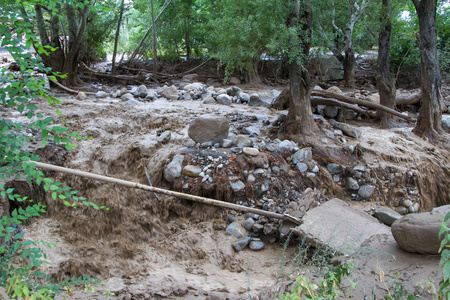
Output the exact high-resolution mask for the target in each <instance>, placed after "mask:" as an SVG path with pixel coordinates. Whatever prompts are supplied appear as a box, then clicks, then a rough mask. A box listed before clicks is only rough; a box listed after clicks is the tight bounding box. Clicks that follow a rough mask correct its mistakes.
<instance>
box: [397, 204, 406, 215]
mask: <svg viewBox="0 0 450 300" xmlns="http://www.w3.org/2000/svg"><path fill="white" fill-rule="evenodd" d="M395 210H396V211H397V212H398V213H399V214H401V215H406V214H407V213H408V209H407V208H406V207H404V206H400V207H397V208H396V209H395Z"/></svg>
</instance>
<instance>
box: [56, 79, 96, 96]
mask: <svg viewBox="0 0 450 300" xmlns="http://www.w3.org/2000/svg"><path fill="white" fill-rule="evenodd" d="M49 80H50V81H51V82H53V83H54V84H56V85H57V86H59V87H60V88H62V89H63V90H65V91H66V92H69V93H72V94H78V93H79V92H83V91H77V90H72V89H69V88H68V87H66V86H64V85H62V84H61V83H59V82H58V81H55V80H51V79H49ZM83 93H85V94H86V95H95V93H91V92H83Z"/></svg>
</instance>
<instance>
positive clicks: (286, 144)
mask: <svg viewBox="0 0 450 300" xmlns="http://www.w3.org/2000/svg"><path fill="white" fill-rule="evenodd" d="M295 147H297V144H296V143H294V142H293V141H289V140H284V141H282V142H281V143H279V144H278V152H284V151H286V150H288V151H293V150H294V148H295Z"/></svg>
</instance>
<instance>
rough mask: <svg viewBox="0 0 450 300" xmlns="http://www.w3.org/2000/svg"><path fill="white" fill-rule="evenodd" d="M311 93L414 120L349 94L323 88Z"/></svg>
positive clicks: (410, 120)
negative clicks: (340, 93) (345, 94)
mask: <svg viewBox="0 0 450 300" xmlns="http://www.w3.org/2000/svg"><path fill="white" fill-rule="evenodd" d="M311 95H313V96H322V97H326V98H334V99H337V100H340V101H343V102H346V103H350V104H358V105H362V106H365V107H368V108H373V109H377V110H382V111H385V112H387V113H390V114H392V115H394V116H397V117H399V118H402V119H404V120H407V121H409V122H414V120H413V119H412V118H411V117H409V116H405V115H403V114H401V113H399V112H398V111H396V110H393V109H390V108H388V107H386V106H384V105H381V104H377V103H373V102H370V101H366V100H361V99H356V98H353V97H349V96H344V95H339V94H336V93H333V92H329V91H323V90H313V91H312V93H311Z"/></svg>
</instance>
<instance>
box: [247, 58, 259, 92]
mask: <svg viewBox="0 0 450 300" xmlns="http://www.w3.org/2000/svg"><path fill="white" fill-rule="evenodd" d="M245 81H246V82H247V83H249V84H250V85H252V86H259V85H261V84H262V80H261V77H260V76H259V73H258V61H257V60H255V61H254V62H253V67H252V69H251V70H248V71H247V72H246V73H245Z"/></svg>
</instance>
